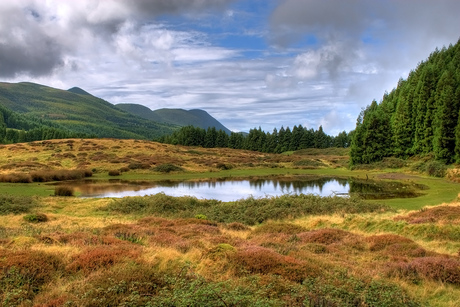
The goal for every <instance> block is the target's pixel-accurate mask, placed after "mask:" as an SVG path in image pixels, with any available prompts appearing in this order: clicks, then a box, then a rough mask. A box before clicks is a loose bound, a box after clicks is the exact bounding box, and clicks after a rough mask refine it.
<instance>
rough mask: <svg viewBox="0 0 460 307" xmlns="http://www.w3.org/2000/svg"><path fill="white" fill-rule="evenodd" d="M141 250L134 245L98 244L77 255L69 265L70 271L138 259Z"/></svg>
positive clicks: (97, 267)
mask: <svg viewBox="0 0 460 307" xmlns="http://www.w3.org/2000/svg"><path fill="white" fill-rule="evenodd" d="M139 255H140V250H139V249H138V248H136V247H134V246H129V247H126V246H97V247H94V248H90V249H87V250H86V251H84V252H82V253H80V254H78V255H76V256H75V257H74V258H73V261H72V263H70V264H69V265H68V266H67V269H68V270H69V271H73V272H76V271H80V270H81V271H83V272H85V273H90V272H92V271H95V270H98V269H102V268H107V267H110V266H112V265H114V264H116V263H119V262H122V261H123V260H125V259H126V258H130V259H136V258H137V257H138V256H139Z"/></svg>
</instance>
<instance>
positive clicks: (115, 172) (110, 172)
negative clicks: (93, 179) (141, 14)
mask: <svg viewBox="0 0 460 307" xmlns="http://www.w3.org/2000/svg"><path fill="white" fill-rule="evenodd" d="M120 174H121V173H120V171H119V170H110V171H109V176H120Z"/></svg>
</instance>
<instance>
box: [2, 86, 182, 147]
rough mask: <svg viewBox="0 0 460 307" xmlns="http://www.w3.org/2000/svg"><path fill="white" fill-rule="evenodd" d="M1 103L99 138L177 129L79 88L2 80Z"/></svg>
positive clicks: (148, 135) (146, 135)
mask: <svg viewBox="0 0 460 307" xmlns="http://www.w3.org/2000/svg"><path fill="white" fill-rule="evenodd" d="M0 104H1V105H2V106H4V107H6V108H8V109H10V110H12V111H15V112H17V113H22V114H26V115H27V116H28V117H30V118H38V119H45V120H48V121H51V122H54V123H56V124H59V125H60V126H61V127H65V128H66V129H69V130H70V131H73V132H76V133H84V134H88V135H95V136H97V137H113V138H136V139H146V138H147V139H152V138H157V137H159V136H162V135H165V134H169V133H171V132H172V131H173V130H174V128H175V127H174V126H173V125H169V124H160V123H155V122H152V121H149V120H146V119H143V118H140V117H138V116H135V115H133V114H130V113H127V112H125V111H123V110H121V109H119V108H117V107H115V106H114V105H112V104H110V103H109V102H107V101H105V100H103V99H100V98H97V97H94V96H92V95H90V94H89V93H87V92H85V91H83V90H81V89H79V88H72V89H71V90H70V91H65V90H59V89H55V88H52V87H48V86H44V85H40V84H34V83H28V82H21V83H3V82H2V83H0Z"/></svg>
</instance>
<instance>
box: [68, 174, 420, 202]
mask: <svg viewBox="0 0 460 307" xmlns="http://www.w3.org/2000/svg"><path fill="white" fill-rule="evenodd" d="M63 184H65V185H68V186H71V187H73V188H74V190H75V191H76V192H77V194H78V195H79V196H80V197H95V198H103V197H114V198H121V197H126V196H145V195H152V194H157V193H164V194H166V195H170V196H178V197H179V196H185V195H188V196H194V197H196V198H198V199H217V200H221V201H235V200H239V199H242V198H247V197H250V196H253V197H254V198H260V197H271V196H280V195H284V194H315V195H319V196H334V195H339V196H342V195H348V194H353V193H355V194H359V195H360V196H362V197H364V198H367V199H384V198H395V197H401V198H403V197H417V196H419V195H421V193H420V190H421V189H423V187H421V186H419V185H413V184H412V185H411V184H403V183H400V182H395V181H373V180H359V179H353V178H348V179H344V178H324V177H312V178H308V179H306V178H302V179H296V180H293V179H290V180H286V179H282V180H281V179H280V180H278V179H254V180H212V181H202V182H195V181H181V182H179V181H156V182H151V181H127V180H120V179H115V180H109V181H102V182H101V181H97V180H85V181H78V182H67V183H63Z"/></svg>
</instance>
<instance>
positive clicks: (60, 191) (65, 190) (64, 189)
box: [54, 186, 74, 196]
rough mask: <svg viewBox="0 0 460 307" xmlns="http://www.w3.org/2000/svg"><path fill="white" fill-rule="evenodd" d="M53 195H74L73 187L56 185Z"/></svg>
mask: <svg viewBox="0 0 460 307" xmlns="http://www.w3.org/2000/svg"><path fill="white" fill-rule="evenodd" d="M54 196H74V192H73V188H72V187H69V186H57V187H56V188H54Z"/></svg>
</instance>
